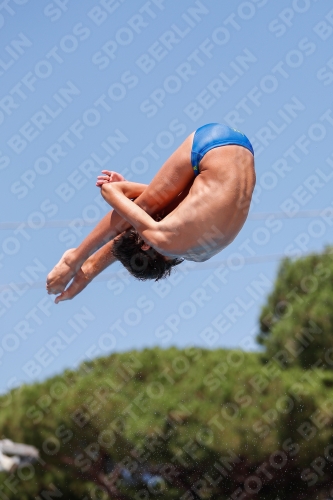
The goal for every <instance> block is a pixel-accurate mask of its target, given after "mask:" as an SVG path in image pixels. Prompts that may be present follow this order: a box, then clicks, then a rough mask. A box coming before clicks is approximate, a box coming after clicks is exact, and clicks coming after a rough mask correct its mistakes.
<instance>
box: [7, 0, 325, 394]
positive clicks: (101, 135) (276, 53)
mask: <svg viewBox="0 0 333 500" xmlns="http://www.w3.org/2000/svg"><path fill="white" fill-rule="evenodd" d="M20 3H21V4H22V5H19V3H16V2H15V1H14V0H9V1H8V2H3V3H2V4H1V10H0V30H1V40H2V44H1V49H0V78H1V95H0V127H1V144H0V171H1V191H2V192H1V199H2V210H1V230H0V234H1V248H0V264H1V266H2V267H1V290H0V292H1V293H0V318H1V343H0V362H1V373H2V377H1V384H0V390H1V391H2V392H3V391H6V390H7V388H9V387H12V386H15V385H18V384H20V383H22V382H25V383H29V382H31V381H33V380H42V379H43V378H45V377H47V376H50V375H52V374H54V373H57V372H60V371H61V370H62V369H64V368H65V367H73V368H74V367H76V366H77V365H78V363H79V362H81V361H82V360H84V359H88V358H91V357H95V356H97V355H105V354H108V353H110V352H112V351H124V350H129V349H142V348H144V347H151V346H156V345H158V346H161V347H168V346H170V345H176V346H179V347H185V346H189V345H195V346H203V347H214V348H215V347H237V346H240V347H242V348H246V349H256V348H257V346H256V344H255V341H254V338H255V334H256V332H257V328H258V326H257V325H258V316H259V313H260V308H261V306H262V304H263V303H264V301H265V297H266V295H267V294H268V293H269V291H270V290H271V288H272V286H273V282H274V279H275V275H276V271H277V266H278V262H279V258H280V257H281V256H283V255H292V256H297V255H299V254H304V253H307V252H309V251H313V250H318V251H320V250H322V249H323V248H324V247H325V245H327V244H330V243H331V242H332V226H333V218H332V210H333V196H332V186H333V150H332V139H331V138H332V132H333V102H332V89H333V54H332V49H331V47H332V41H333V10H332V5H330V2H325V1H321V2H320V1H315V0H294V1H291V0H281V1H279V2H268V1H266V0H258V1H255V0H250V1H246V2H241V1H239V0H237V1H236V2H232V3H230V2H228V3H225V2H216V1H213V0H202V1H194V0H183V1H182V2H174V1H168V2H167V1H166V0H165V1H163V0H151V1H146V2H145V1H144V0H143V1H138V0H135V1H131V2H130V1H120V0H119V1H115V0H104V1H102V0H100V1H99V2H96V1H91V0H87V1H86V2H82V3H80V5H79V6H78V3H77V2H74V1H73V0H68V1H66V0H57V1H56V0H54V1H53V2H50V3H48V2H33V1H32V0H30V1H27V2H26V3H23V2H20ZM208 122H224V123H228V124H229V125H231V126H235V127H236V128H238V129H240V130H242V131H243V132H244V133H245V134H246V135H247V136H248V137H249V138H250V139H251V140H252V141H253V145H254V149H255V152H256V170H257V179H258V183H257V189H256V192H255V197H254V201H253V205H252V207H251V213H250V217H249V219H248V221H247V223H246V225H245V227H244V228H243V230H242V231H241V233H240V234H239V235H238V237H237V238H236V240H235V241H234V242H233V243H232V244H231V245H230V246H229V247H228V248H227V249H226V250H224V251H223V252H222V253H220V254H219V255H217V256H216V257H215V258H213V259H211V260H210V261H208V262H206V263H203V264H200V265H199V264H193V265H192V264H191V265H189V266H188V265H185V264H183V265H182V266H180V267H179V269H178V270H177V272H175V273H174V274H173V276H172V277H171V278H170V279H169V280H167V281H165V282H164V283H161V284H154V283H144V284H143V283H140V282H136V281H134V279H132V278H130V277H129V276H128V275H127V274H126V273H123V272H122V270H121V267H120V265H118V264H116V265H114V266H112V267H111V268H109V269H107V270H106V271H105V272H104V274H103V275H101V277H100V279H96V281H95V282H93V283H92V284H91V285H90V286H89V287H88V288H87V289H85V290H84V291H83V292H82V294H81V295H80V296H78V297H77V298H75V299H74V300H73V301H69V302H65V303H61V304H59V305H57V306H56V305H54V304H53V299H54V297H52V296H51V297H49V296H48V295H47V294H46V292H45V289H44V281H45V277H46V274H47V272H48V271H49V270H51V268H52V267H53V266H54V264H55V263H56V262H57V261H58V260H59V258H60V257H61V255H62V253H63V252H64V251H65V250H66V249H67V248H70V247H73V246H76V245H77V244H78V243H79V242H80V241H81V240H82V238H83V237H84V235H86V234H87V233H88V231H89V230H90V229H91V227H92V224H93V223H94V222H96V220H98V218H100V217H101V216H102V215H104V213H106V211H107V206H106V204H105V203H104V201H103V200H102V199H101V198H100V195H99V191H98V190H97V188H96V187H95V176H96V175H97V174H98V171H99V170H100V169H102V166H101V165H103V167H104V168H108V169H110V170H117V171H120V172H122V173H124V175H125V176H126V177H127V178H128V179H132V180H137V181H139V182H149V181H150V179H151V178H152V177H153V176H154V174H155V173H156V172H157V171H158V169H159V167H160V166H161V165H162V163H163V161H164V160H165V159H166V158H168V156H169V155H170V154H171V153H172V151H173V150H174V149H175V148H176V147H177V146H178V145H179V144H180V143H181V142H182V141H183V140H184V139H185V137H186V136H187V135H188V134H189V133H190V132H192V131H193V130H195V129H196V128H198V127H199V126H200V125H203V124H204V123H208ZM212 195H216V193H214V194H212ZM325 209H327V210H326V211H325V212H324V213H323V211H324V210H325ZM286 212H288V213H290V212H291V213H292V214H293V215H292V216H288V217H286V218H284V217H283V215H284V213H286ZM17 223H20V224H17ZM89 224H90V226H89Z"/></svg>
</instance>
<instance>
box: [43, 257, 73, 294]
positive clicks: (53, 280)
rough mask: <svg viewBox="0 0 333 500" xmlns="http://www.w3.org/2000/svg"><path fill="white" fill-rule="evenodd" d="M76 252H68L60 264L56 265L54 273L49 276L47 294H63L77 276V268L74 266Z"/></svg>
mask: <svg viewBox="0 0 333 500" xmlns="http://www.w3.org/2000/svg"><path fill="white" fill-rule="evenodd" d="M74 252H75V248H70V249H69V250H66V252H65V253H64V255H63V256H62V257H61V259H60V260H59V262H58V264H56V265H55V266H54V268H53V269H52V271H51V272H50V273H49V274H48V275H47V278H46V290H47V293H49V294H51V293H62V292H63V291H64V290H65V288H66V286H67V285H68V283H69V282H70V280H71V279H72V278H73V276H74V275H75V273H76V268H77V266H76V265H75V264H74V259H73V256H74Z"/></svg>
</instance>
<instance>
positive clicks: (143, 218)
mask: <svg viewBox="0 0 333 500" xmlns="http://www.w3.org/2000/svg"><path fill="white" fill-rule="evenodd" d="M131 184H132V183H131V182H127V181H125V182H117V183H111V184H104V185H103V186H102V188H101V194H102V196H103V198H104V199H105V201H107V202H108V203H110V205H112V206H113V208H114V209H115V210H116V212H117V213H118V214H119V215H120V216H121V217H122V218H123V219H125V220H126V221H127V222H128V224H130V225H131V226H133V227H134V228H135V229H136V230H137V232H138V233H139V234H140V235H141V236H142V238H143V239H144V240H145V241H147V242H148V243H150V244H151V245H152V246H154V245H156V244H157V245H158V241H157V238H158V233H159V223H158V222H156V221H155V220H154V219H153V218H152V217H151V216H150V215H149V214H147V212H145V211H144V210H142V208H140V207H139V206H138V205H136V204H134V203H133V202H132V201H131V200H130V199H129V197H128V196H129V193H130V192H131V190H132V189H133V188H132V186H131Z"/></svg>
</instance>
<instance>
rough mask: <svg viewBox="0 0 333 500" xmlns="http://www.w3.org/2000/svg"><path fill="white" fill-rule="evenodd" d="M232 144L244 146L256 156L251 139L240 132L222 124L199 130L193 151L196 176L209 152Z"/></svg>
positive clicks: (192, 160)
mask: <svg viewBox="0 0 333 500" xmlns="http://www.w3.org/2000/svg"><path fill="white" fill-rule="evenodd" d="M231 144H234V145H237V146H242V147H243V148H246V149H248V150H249V151H251V153H252V154H253V155H254V151H253V147H252V144H251V143H250V141H249V139H248V138H247V137H246V136H245V135H244V134H242V133H241V132H239V131H238V130H235V129H233V128H230V127H228V126H227V125H222V124H220V123H208V124H207V125H203V126H202V127H200V128H198V130H197V131H196V132H195V134H194V138H193V145H192V151H191V163H192V167H193V170H194V173H195V175H198V174H199V164H200V161H201V160H202V158H203V157H204V156H205V154H206V153H208V151H210V150H211V149H213V148H218V147H219V146H228V145H231Z"/></svg>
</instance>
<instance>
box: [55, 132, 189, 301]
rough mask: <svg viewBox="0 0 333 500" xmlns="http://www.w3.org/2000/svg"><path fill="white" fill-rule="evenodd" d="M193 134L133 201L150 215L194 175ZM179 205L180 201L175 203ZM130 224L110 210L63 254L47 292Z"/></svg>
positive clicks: (62, 285)
mask: <svg viewBox="0 0 333 500" xmlns="http://www.w3.org/2000/svg"><path fill="white" fill-rule="evenodd" d="M192 141H193V134H191V135H190V136H189V137H188V138H187V139H185V141H184V142H183V143H182V144H181V145H180V146H179V148H178V149H177V150H176V151H175V152H174V153H173V154H172V155H171V156H170V158H168V159H167V160H166V162H165V163H164V164H163V166H162V167H161V169H160V170H159V171H158V172H157V174H156V175H155V177H154V178H153V180H152V181H151V183H150V184H149V185H148V186H147V187H146V188H145V189H142V193H141V194H140V195H139V196H138V197H137V198H136V200H135V202H134V203H136V204H138V205H139V206H140V207H141V208H142V209H143V210H145V211H146V212H147V213H148V214H149V215H155V214H157V213H159V212H161V211H162V210H163V209H165V208H166V207H167V206H168V205H169V204H170V203H172V202H173V201H174V200H175V198H177V196H178V195H179V194H180V193H182V192H183V191H184V190H185V189H186V188H187V187H188V185H189V184H190V183H192V182H193V180H194V178H195V176H194V171H193V169H192V166H191V148H192ZM178 202H179V201H178ZM129 227H130V225H129V224H128V222H126V221H125V220H124V219H123V218H122V217H120V215H118V214H117V212H116V211H115V210H112V211H111V212H109V213H108V214H107V215H105V216H104V217H103V219H102V220H101V221H100V222H99V223H98V224H97V225H96V227H95V228H94V229H93V230H92V231H91V232H90V233H89V235H88V236H87V237H86V238H85V239H84V240H83V241H82V243H81V244H80V245H79V246H78V248H76V249H71V250H70V251H67V252H65V254H64V255H63V257H62V258H61V260H60V262H59V263H58V264H57V266H56V267H55V268H54V269H53V270H52V271H51V273H49V275H48V277H47V290H48V292H49V293H61V292H63V291H64V289H65V288H66V286H67V284H68V283H69V281H70V280H71V279H72V278H73V276H74V275H75V273H76V271H77V270H78V269H79V268H80V267H81V266H82V264H83V263H84V262H85V261H86V260H87V259H88V257H89V256H90V255H91V254H93V253H94V252H95V251H96V250H97V249H98V248H100V247H101V246H103V245H105V244H106V243H107V242H108V241H110V240H111V239H113V238H115V237H116V236H117V235H118V234H120V233H122V232H123V231H125V230H126V229H128V228H129Z"/></svg>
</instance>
